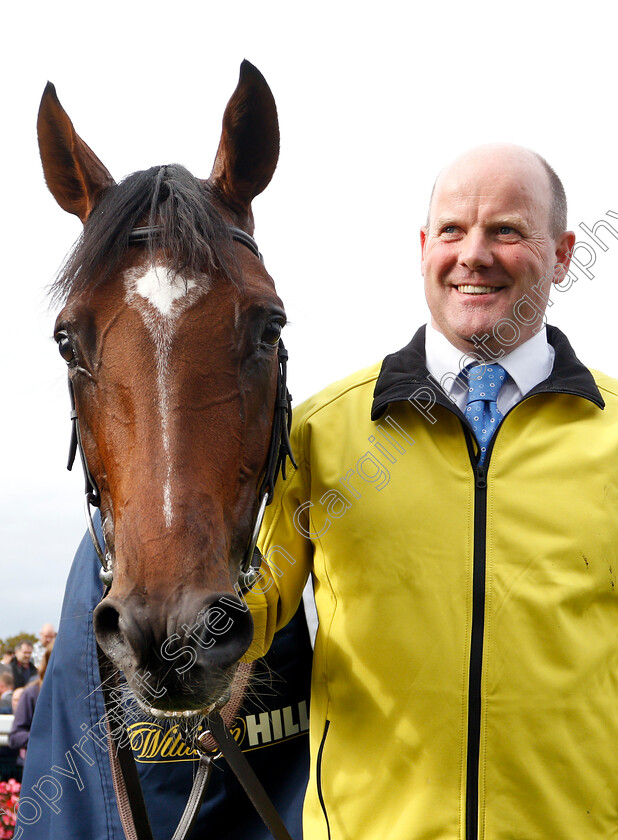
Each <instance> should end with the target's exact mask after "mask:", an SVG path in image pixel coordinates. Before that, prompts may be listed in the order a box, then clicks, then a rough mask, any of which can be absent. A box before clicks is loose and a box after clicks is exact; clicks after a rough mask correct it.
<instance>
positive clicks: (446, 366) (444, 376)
mask: <svg viewBox="0 0 618 840" xmlns="http://www.w3.org/2000/svg"><path fill="white" fill-rule="evenodd" d="M555 355H556V353H555V351H554V348H553V347H552V346H551V344H549V343H548V341H547V330H546V329H545V327H543V329H541V330H539V332H538V333H536V334H535V335H533V336H532V338H529V339H528V340H527V341H524V343H523V344H520V345H519V347H516V348H515V350H513V351H512V352H511V353H506V354H505V355H504V356H502V358H500V359H496V364H499V365H501V366H502V367H503V368H504V369H505V371H506V372H507V373H508V374H509V376H508V378H507V379H506V381H505V383H504V385H503V386H502V388H501V389H500V393H499V394H498V410H499V411H500V412H501V413H502V414H506V413H507V411H509V410H510V409H511V408H513V406H514V405H516V404H517V403H518V402H519V401H520V400H521V399H522V397H524V396H525V395H526V394H527V393H528V391H531V390H532V389H533V388H534V386H535V385H538V384H539V382H543V380H544V379H547V377H548V376H549V374H550V373H551V371H552V368H553V366H554V358H555ZM425 356H426V361H427V369H428V370H429V373H430V374H431V375H432V377H433V378H434V379H435V380H436V382H437V383H438V384H439V385H440V387H441V388H442V390H443V391H444V393H445V394H446V396H447V397H449V399H451V400H452V401H453V402H454V403H455V405H456V406H457V407H458V408H459V409H460V410H461V411H462V412H464V411H465V409H466V401H467V394H468V388H467V384H466V383H465V382H464V381H463V380H462V378H461V377H459V373H460V372H461V371H462V370H463V369H464V367H465V366H466V365H468V364H470V363H472V364H479V362H478V360H476V359H473V358H472V357H470V356H468V355H466V354H465V353H462V351H461V350H458V349H457V348H456V347H453V345H452V344H451V343H450V342H449V341H448V340H447V339H446V338H445V337H444V336H443V335H442V333H441V332H438V330H436V329H435V328H434V327H432V326H431V324H427V329H426V333H425ZM488 364H491V361H488Z"/></svg>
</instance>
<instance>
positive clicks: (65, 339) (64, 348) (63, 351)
mask: <svg viewBox="0 0 618 840" xmlns="http://www.w3.org/2000/svg"><path fill="white" fill-rule="evenodd" d="M56 342H57V344H58V352H59V353H60V355H61V356H62V358H63V359H64V361H65V362H66V363H67V364H70V363H71V362H72V361H73V360H74V358H75V354H74V352H73V345H72V344H71V339H70V338H69V336H68V335H67V334H66V333H65V332H61V333H58V335H57V336H56Z"/></svg>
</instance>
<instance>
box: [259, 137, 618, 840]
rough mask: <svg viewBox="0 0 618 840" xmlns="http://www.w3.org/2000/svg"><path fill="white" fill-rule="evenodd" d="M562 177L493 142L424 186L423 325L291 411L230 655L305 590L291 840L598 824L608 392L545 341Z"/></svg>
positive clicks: (466, 838)
mask: <svg viewBox="0 0 618 840" xmlns="http://www.w3.org/2000/svg"><path fill="white" fill-rule="evenodd" d="M574 242H575V237H574V234H573V233H571V232H568V231H567V230H566V200H565V198H564V190H563V188H562V185H561V183H560V181H559V179H558V177H557V176H556V174H555V173H554V172H553V170H552V169H551V168H550V167H549V166H548V164H547V163H546V162H545V161H544V160H543V159H542V158H540V157H539V156H537V155H536V154H535V153H533V152H530V151H528V150H526V149H522V148H520V147H517V146H510V145H500V146H497V145H493V146H484V147H481V148H478V149H474V150H472V151H470V152H467V153H466V154H464V155H462V156H461V157H460V158H458V159H457V160H456V161H454V162H453V163H452V164H451V165H449V166H448V167H447V168H446V169H444V170H443V171H442V172H441V174H440V175H439V177H438V179H437V182H436V185H435V188H434V192H433V196H432V200H431V205H430V212H429V218H428V221H427V225H426V226H425V227H423V229H422V231H421V245H422V273H423V275H424V279H425V290H426V296H427V301H428V304H429V308H430V311H431V323H430V324H429V325H427V326H424V327H421V329H420V330H419V331H418V332H417V333H416V335H415V336H414V337H413V338H412V340H411V342H410V343H409V344H408V345H407V346H406V347H404V348H403V349H402V350H400V351H398V352H396V353H394V354H392V355H390V356H387V357H386V359H384V361H383V362H381V363H378V364H376V365H374V366H372V367H370V368H368V369H366V370H363V371H360V372H359V373H356V374H354V375H352V376H350V377H348V378H347V379H345V380H343V381H342V382H338V383H335V384H334V385H332V386H330V387H329V388H327V389H326V390H325V391H323V392H322V393H320V394H318V395H317V396H315V397H313V398H312V399H310V400H308V401H307V402H306V403H305V404H304V405H303V406H301V407H300V408H299V409H296V410H295V416H294V428H293V439H292V443H293V449H294V452H295V454H296V459H297V461H298V464H299V467H298V469H297V470H293V471H291V474H290V475H288V478H287V480H286V481H281V482H280V484H279V486H278V488H277V492H276V494H275V500H274V503H273V504H272V505H271V506H270V507H269V508H268V512H267V521H266V523H265V528H264V529H263V532H262V549H263V552H264V554H265V557H266V561H267V565H266V567H265V569H264V573H263V576H262V579H261V580H260V582H259V584H258V585H257V586H256V588H255V589H254V591H253V592H252V593H251V596H250V597H251V602H252V609H253V611H254V617H255V624H256V628H258V629H257V630H256V637H255V641H254V647H253V649H252V653H254V654H258V653H259V652H260V651H261V650H263V649H265V648H267V647H268V644H269V640H270V638H271V636H272V633H273V632H274V630H275V629H276V628H277V627H280V626H281V625H283V624H285V622H286V621H288V620H289V618H290V617H291V616H292V615H293V614H294V611H295V609H296V606H297V604H298V601H299V598H300V593H301V591H302V587H303V584H304V582H305V579H306V577H307V576H308V575H309V574H312V575H313V579H314V585H315V594H316V603H317V608H318V615H319V619H320V624H319V629H318V635H317V639H316V645H315V654H314V667H313V680H312V698H311V704H312V705H311V721H310V736H311V750H312V756H311V760H312V770H311V778H310V781H309V787H308V791H307V796H306V800H305V811H304V837H305V840H344V838H345V840H347V838H354V840H376V839H377V838H388V840H427V838H430V837H431V838H440V840H550V838H551V840H554V838H556V840H557V838H559V840H582V838H586V840H607V838H608V837H613V836H614V835H615V834H616V832H617V831H618V713H617V709H618V667H617V663H618V590H617V587H616V574H617V572H618V383H617V382H616V381H615V380H612V379H610V378H609V377H607V376H604V375H603V374H600V373H598V372H592V371H590V370H588V369H587V368H586V367H585V366H584V365H583V364H582V363H581V362H580V361H579V360H578V358H577V357H576V355H575V353H574V351H573V349H572V348H571V346H570V344H569V342H568V340H567V339H566V337H565V336H564V335H563V334H562V333H561V332H560V331H559V330H558V329H556V328H555V327H549V326H547V327H546V326H545V325H544V315H545V310H546V307H547V305H548V296H549V293H550V289H551V284H552V282H559V281H560V280H562V279H563V278H564V277H565V275H566V272H567V271H568V268H569V259H570V252H571V251H572V249H573V246H574Z"/></svg>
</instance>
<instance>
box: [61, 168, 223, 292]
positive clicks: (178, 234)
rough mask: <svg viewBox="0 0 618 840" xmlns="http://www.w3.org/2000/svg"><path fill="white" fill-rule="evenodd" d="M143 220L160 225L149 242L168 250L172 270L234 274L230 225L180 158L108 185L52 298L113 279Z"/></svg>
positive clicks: (77, 243)
mask: <svg viewBox="0 0 618 840" xmlns="http://www.w3.org/2000/svg"><path fill="white" fill-rule="evenodd" d="M141 225H148V226H155V225H156V226H158V228H159V230H158V232H157V233H156V235H155V236H153V237H150V238H149V240H148V241H147V243H146V247H147V248H148V249H150V251H151V253H152V252H154V251H155V250H158V251H160V252H161V253H163V254H164V255H165V262H166V267H167V269H168V271H169V272H171V273H172V275H174V274H180V273H182V272H186V273H189V274H197V273H200V272H204V271H219V272H222V273H223V274H224V275H225V276H226V277H227V278H228V279H231V268H230V266H231V264H233V257H232V250H231V238H230V234H229V231H228V225H227V223H226V222H225V220H224V219H223V216H222V215H221V213H220V212H219V211H218V209H217V208H216V207H215V205H214V203H213V201H212V198H211V196H210V195H209V192H208V188H207V185H205V184H204V183H203V182H201V181H199V180H198V179H197V178H195V177H194V176H193V175H192V174H191V173H190V172H189V171H188V170H187V169H185V168H184V167H183V166H180V165H178V164H172V165H169V166H154V167H152V168H151V169H146V170H144V171H143V172H135V173H133V175H129V176H128V177H127V178H125V179H124V180H123V181H121V182H120V183H119V184H114V185H113V186H112V187H110V188H109V189H108V190H106V192H105V193H104V195H103V197H102V198H101V200H100V202H99V203H98V204H97V206H96V207H95V209H94V210H93V212H92V213H91V214H90V216H89V217H88V219H87V220H86V223H85V224H84V229H83V231H82V234H81V236H80V237H79V239H78V240H77V242H76V243H75V245H74V247H73V249H72V251H71V252H70V253H69V255H68V257H67V259H66V261H65V263H64V265H63V266H62V268H61V269H60V271H59V273H58V276H57V278H56V280H55V281H54V283H53V285H52V288H51V293H52V297H53V299H54V300H55V301H63V300H65V299H66V298H67V297H68V295H69V294H70V293H72V292H76V291H77V292H79V291H83V290H86V289H88V288H94V287H96V286H98V285H100V284H101V283H104V282H105V281H106V280H107V279H109V277H111V275H112V274H113V273H114V271H115V270H116V268H117V267H118V264H119V263H120V261H121V260H122V259H123V257H124V256H125V254H126V253H127V250H128V249H129V248H130V247H137V246H132V245H130V243H129V234H130V233H131V231H132V230H133V229H134V228H135V227H137V226H141Z"/></svg>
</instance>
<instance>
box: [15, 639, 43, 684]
mask: <svg viewBox="0 0 618 840" xmlns="http://www.w3.org/2000/svg"><path fill="white" fill-rule="evenodd" d="M31 659H32V644H31V643H30V642H20V643H19V644H18V645H17V647H16V648H15V658H14V659H13V661H12V662H11V669H12V671H13V686H14V688H22V687H23V686H25V685H27V684H28V683H29V682H30V680H31V679H32V678H33V677H36V675H37V670H36V668H35V667H34V665H33V664H32V662H31Z"/></svg>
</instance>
